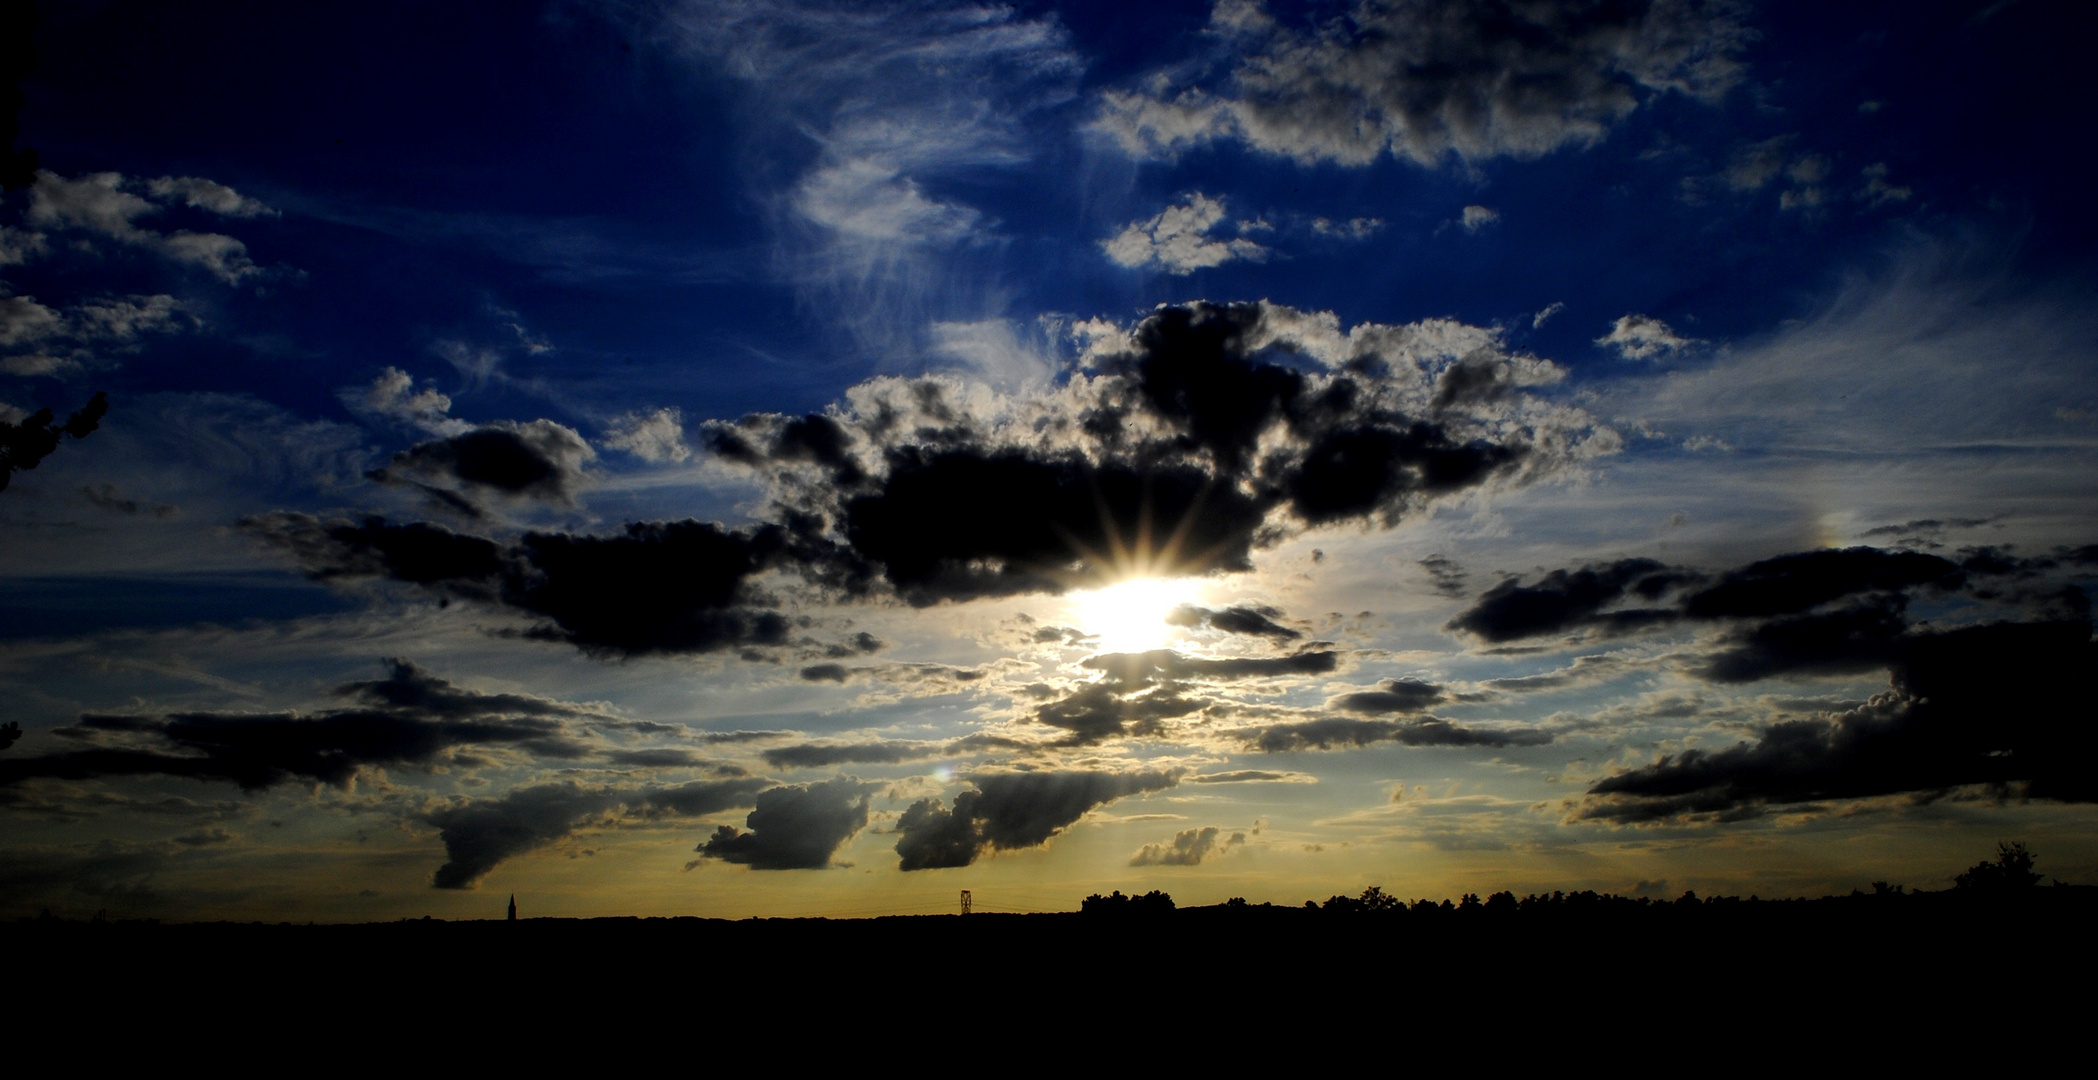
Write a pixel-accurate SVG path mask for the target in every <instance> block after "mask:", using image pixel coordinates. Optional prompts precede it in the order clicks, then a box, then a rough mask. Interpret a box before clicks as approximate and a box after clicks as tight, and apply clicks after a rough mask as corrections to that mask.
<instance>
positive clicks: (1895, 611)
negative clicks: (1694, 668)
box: [1701, 595, 1908, 683]
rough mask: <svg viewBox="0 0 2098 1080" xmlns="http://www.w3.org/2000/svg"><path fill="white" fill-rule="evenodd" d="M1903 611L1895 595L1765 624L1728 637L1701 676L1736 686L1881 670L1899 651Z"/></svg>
mask: <svg viewBox="0 0 2098 1080" xmlns="http://www.w3.org/2000/svg"><path fill="white" fill-rule="evenodd" d="M1906 609H1907V604H1906V602H1905V601H1904V600H1903V598H1902V597H1900V596H1899V595H1880V596H1873V597H1867V598H1864V599H1862V600H1859V601H1856V602H1853V603H1850V604H1846V605H1844V606H1842V607H1839V608H1836V609H1835V610H1832V611H1822V612H1814V613H1812V614H1807V615H1787V616H1783V617H1780V618H1774V619H1766V620H1764V621H1762V622H1759V623H1756V624H1754V625H1752V626H1748V627H1746V628H1743V629H1741V630H1738V631H1736V632H1734V633H1733V634H1730V635H1729V636H1728V637H1727V639H1726V641H1727V644H1726V646H1725V647H1724V648H1723V649H1722V650H1721V651H1720V652H1718V653H1717V654H1715V655H1714V656H1712V657H1711V658H1710V659H1709V661H1708V662H1707V663H1706V664H1705V666H1704V668H1703V670H1702V672H1701V674H1702V675H1703V676H1704V677H1705V678H1707V679H1710V680H1712V681H1714V682H1723V683H1737V682H1752V681H1754V680H1757V679H1767V678H1771V677H1773V676H1779V675H1794V674H1799V675H1841V674H1851V673H1856V672H1862V671H1872V670H1874V669H1877V668H1882V667H1885V666H1887V664H1888V663H1889V662H1890V661H1892V660H1893V659H1894V658H1895V656H1896V655H1898V653H1899V651H1900V648H1901V645H1902V635H1903V634H1904V633H1906V632H1907V630H1908V620H1907V618H1906V617H1905V612H1906Z"/></svg>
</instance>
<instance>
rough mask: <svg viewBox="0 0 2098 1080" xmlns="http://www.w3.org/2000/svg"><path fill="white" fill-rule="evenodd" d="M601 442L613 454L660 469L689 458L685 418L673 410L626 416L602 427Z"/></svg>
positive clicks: (690, 449)
mask: <svg viewBox="0 0 2098 1080" xmlns="http://www.w3.org/2000/svg"><path fill="white" fill-rule="evenodd" d="M601 441H602V442H603V443H604V445H606V446H609V447H611V448H612V449H614V450H624V451H626V452H627V453H629V454H632V455H634V456H635V457H637V458H640V459H641V460H643V461H648V462H654V463H656V464H659V465H660V464H666V463H669V462H677V461H683V460H685V459H686V458H689V457H691V456H692V447H691V446H690V445H688V444H687V443H686V442H685V418H684V414H682V413H680V412H679V411H678V410H676V409H657V410H655V411H654V412H648V413H641V412H631V413H628V414H626V415H625V416H621V417H619V418H618V419H616V420H613V421H612V422H611V423H610V424H607V425H605V437H604V438H603V439H602V440H601Z"/></svg>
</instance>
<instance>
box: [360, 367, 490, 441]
mask: <svg viewBox="0 0 2098 1080" xmlns="http://www.w3.org/2000/svg"><path fill="white" fill-rule="evenodd" d="M336 397H338V398H340V399H341V400H342V403H343V405H344V407H346V408H348V409H349V410H350V411H351V412H353V413H357V414H359V415H361V416H369V417H376V418H379V419H382V420H390V421H393V422H395V423H399V424H404V425H407V426H408V427H411V428H414V429H415V430H417V431H422V432H425V433H428V434H431V435H437V436H445V437H449V436H452V435H460V434H464V433H465V432H467V431H469V430H471V429H472V428H473V425H472V424H469V423H467V422H466V421H464V420H460V419H458V418H456V417H453V416H451V415H450V413H451V411H452V399H451V398H450V397H447V396H446V395H444V394H440V393H438V392H437V391H436V390H434V389H428V388H425V389H422V390H417V389H416V388H415V380H414V379H413V378H411V377H410V376H409V375H408V373H407V372H405V371H402V370H401V369H399V368H396V367H388V368H387V369H386V370H384V371H382V372H380V373H379V377H378V378H376V379H373V380H372V381H371V385H369V386H346V387H343V388H342V389H341V390H338V391H336Z"/></svg>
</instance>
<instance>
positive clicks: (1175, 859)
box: [1129, 825, 1246, 866]
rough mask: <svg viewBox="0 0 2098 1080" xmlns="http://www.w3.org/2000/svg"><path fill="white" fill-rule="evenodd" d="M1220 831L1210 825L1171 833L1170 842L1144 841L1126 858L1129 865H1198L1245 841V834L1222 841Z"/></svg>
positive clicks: (1235, 834)
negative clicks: (1155, 842) (1154, 842)
mask: <svg viewBox="0 0 2098 1080" xmlns="http://www.w3.org/2000/svg"><path fill="white" fill-rule="evenodd" d="M1223 834H1224V830H1222V829H1219V828H1217V827H1216V826H1214V825H1211V826H1208V827H1205V828H1201V829H1186V830H1183V831H1181V832H1179V833H1177V834H1175V835H1174V837H1173V840H1172V842H1171V843H1167V844H1145V845H1144V846H1143V847H1142V848H1141V849H1139V850H1138V851H1137V853H1136V854H1135V855H1133V856H1131V857H1130V859H1129V865H1131V866H1198V865H1200V864H1201V863H1202V860H1204V859H1207V858H1209V857H1210V856H1212V855H1216V854H1220V853H1222V852H1224V851H1226V850H1229V849H1230V848H1232V847H1234V846H1236V845H1239V844H1243V843H1245V842H1246V834H1245V833H1242V832H1240V833H1232V834H1231V836H1230V837H1229V838H1227V839H1225V840H1224V841H1223V842H1222V843H1218V839H1217V838H1218V837H1220V836H1223Z"/></svg>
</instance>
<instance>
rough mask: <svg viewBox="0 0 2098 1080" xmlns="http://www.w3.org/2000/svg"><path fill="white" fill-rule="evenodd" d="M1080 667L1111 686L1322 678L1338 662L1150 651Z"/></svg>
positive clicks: (1310, 656)
mask: <svg viewBox="0 0 2098 1080" xmlns="http://www.w3.org/2000/svg"><path fill="white" fill-rule="evenodd" d="M1080 666H1082V667H1086V668H1090V669H1092V670H1094V671H1099V672H1104V673H1106V676H1107V678H1108V679H1110V680H1112V681H1115V682H1120V683H1125V684H1142V683H1151V682H1158V681H1178V680H1198V681H1221V680H1229V679H1259V678H1268V677H1274V676H1286V675H1324V674H1326V673H1328V672H1331V671H1333V670H1335V669H1336V668H1338V667H1339V666H1340V659H1339V654H1337V653H1335V652H1333V651H1332V650H1331V649H1309V650H1306V651H1304V652H1299V653H1292V654H1290V655H1288V656H1231V657H1222V658H1219V659H1214V660H1210V659H1203V658H1200V657H1193V656H1184V655H1182V654H1180V653H1177V652H1174V651H1173V650H1171V649H1154V650H1152V651H1150V652H1140V653H1102V654H1100V655H1098V656H1089V657H1087V658H1085V659H1084V660H1082V661H1080Z"/></svg>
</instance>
